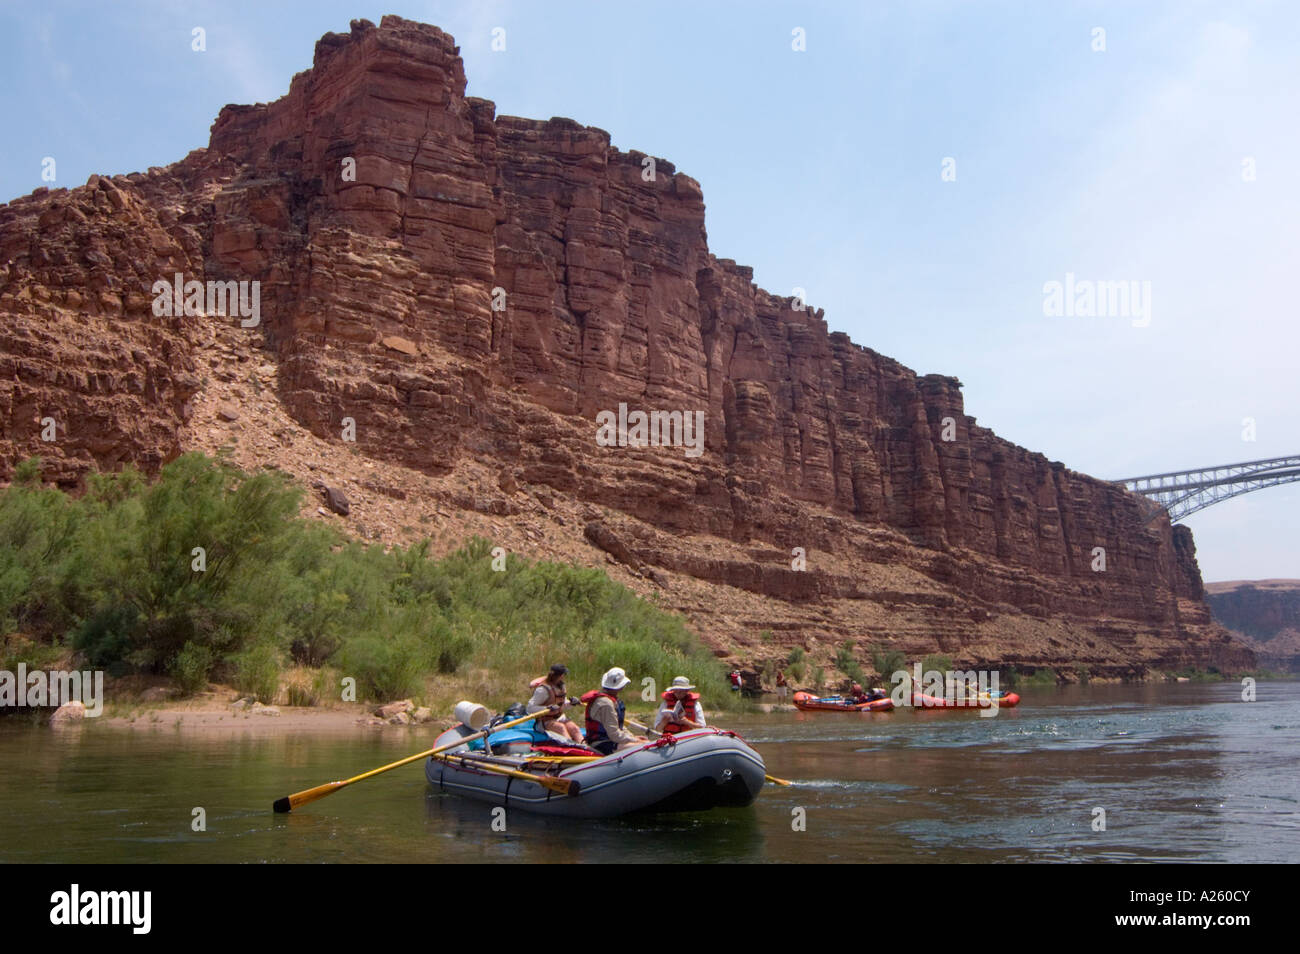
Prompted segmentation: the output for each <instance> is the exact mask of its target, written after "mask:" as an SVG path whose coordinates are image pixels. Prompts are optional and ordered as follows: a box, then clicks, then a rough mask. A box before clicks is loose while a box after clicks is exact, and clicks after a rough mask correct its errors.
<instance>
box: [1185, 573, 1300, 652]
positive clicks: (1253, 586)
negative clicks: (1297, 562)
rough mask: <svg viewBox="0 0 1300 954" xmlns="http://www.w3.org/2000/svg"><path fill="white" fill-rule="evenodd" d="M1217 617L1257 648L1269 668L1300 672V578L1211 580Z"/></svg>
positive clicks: (1210, 599)
mask: <svg viewBox="0 0 1300 954" xmlns="http://www.w3.org/2000/svg"><path fill="white" fill-rule="evenodd" d="M1205 594H1206V600H1207V601H1208V602H1209V604H1210V610H1211V612H1213V614H1214V618H1215V619H1216V620H1217V621H1218V622H1220V623H1222V624H1223V625H1224V626H1226V627H1227V628H1228V629H1230V630H1231V631H1232V632H1233V633H1235V634H1237V635H1239V636H1241V637H1242V639H1243V640H1244V641H1246V642H1247V643H1248V644H1249V645H1251V646H1252V647H1253V648H1254V649H1255V654H1256V656H1257V657H1258V659H1259V664H1260V665H1261V666H1263V667H1264V668H1266V669H1276V670H1280V671H1283V672H1300V580H1238V581H1233V582H1228V583H1209V584H1207V585H1206V587H1205Z"/></svg>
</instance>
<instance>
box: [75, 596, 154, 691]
mask: <svg viewBox="0 0 1300 954" xmlns="http://www.w3.org/2000/svg"><path fill="white" fill-rule="evenodd" d="M139 632H140V614H139V612H138V611H137V610H136V608H135V607H134V606H130V605H118V606H106V607H104V608H103V609H100V610H98V611H97V612H96V613H95V614H94V615H93V616H91V617H90V619H87V620H85V621H84V622H83V623H82V624H81V625H80V626H78V627H77V629H76V630H75V631H74V632H73V634H72V648H73V649H75V650H77V651H78V652H79V653H81V654H82V656H84V657H85V660H86V664H87V665H88V666H90V667H91V668H92V669H103V670H105V671H107V672H108V673H109V675H112V676H121V675H124V674H125V673H126V672H127V671H128V670H129V666H128V664H127V660H128V658H129V657H130V655H131V648H132V646H134V645H135V643H136V639H137V637H138V634H139Z"/></svg>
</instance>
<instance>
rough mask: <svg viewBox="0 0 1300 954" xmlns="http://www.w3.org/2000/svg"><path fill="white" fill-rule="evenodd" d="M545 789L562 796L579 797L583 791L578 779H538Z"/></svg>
mask: <svg viewBox="0 0 1300 954" xmlns="http://www.w3.org/2000/svg"><path fill="white" fill-rule="evenodd" d="M537 781H539V782H540V783H541V784H542V786H543V787H544V788H548V789H550V790H551V791H552V792H558V793H559V794H561V795H570V796H574V795H577V794H578V792H580V791H581V790H582V785H581V783H579V782H578V780H577V779H576V778H548V777H546V776H545V775H541V776H538V777H537Z"/></svg>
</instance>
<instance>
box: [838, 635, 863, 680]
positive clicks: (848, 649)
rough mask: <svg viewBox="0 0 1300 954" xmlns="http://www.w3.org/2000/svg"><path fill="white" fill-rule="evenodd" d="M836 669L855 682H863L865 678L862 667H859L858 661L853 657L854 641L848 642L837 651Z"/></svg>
mask: <svg viewBox="0 0 1300 954" xmlns="http://www.w3.org/2000/svg"><path fill="white" fill-rule="evenodd" d="M835 668H836V669H838V670H839V671H840V672H842V673H844V675H846V676H848V677H849V679H851V680H853V681H854V682H861V681H862V680H863V679H864V678H865V677H864V676H863V674H862V667H861V666H860V665H858V660H857V658H856V657H855V656H854V655H853V640H851V639H850V640H846V641H845V643H844V645H843V646H841V647H840V648H839V649H838V650H836V652H835Z"/></svg>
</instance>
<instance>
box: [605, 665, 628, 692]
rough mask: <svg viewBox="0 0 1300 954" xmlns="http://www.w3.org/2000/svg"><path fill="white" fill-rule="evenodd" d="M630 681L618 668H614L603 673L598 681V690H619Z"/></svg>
mask: <svg viewBox="0 0 1300 954" xmlns="http://www.w3.org/2000/svg"><path fill="white" fill-rule="evenodd" d="M631 681H632V680H631V679H629V678H627V673H625V672H624V671H623V670H622V669H620V668H619V667H618V666H615V667H614V668H613V669H611V670H610V671H609V672H607V673H605V675H603V676H602V677H601V679H600V688H602V689H614V690H616V691H617V690H619V689H622V688H623V687H624V686H626V685H627V684H628V683H629V682H631Z"/></svg>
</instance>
